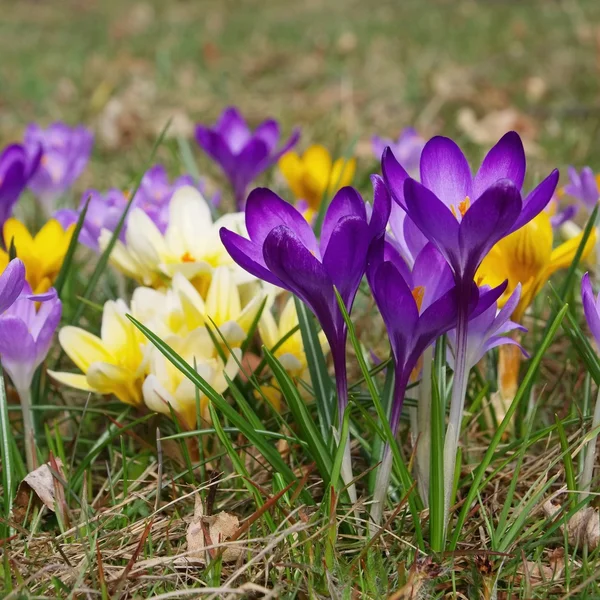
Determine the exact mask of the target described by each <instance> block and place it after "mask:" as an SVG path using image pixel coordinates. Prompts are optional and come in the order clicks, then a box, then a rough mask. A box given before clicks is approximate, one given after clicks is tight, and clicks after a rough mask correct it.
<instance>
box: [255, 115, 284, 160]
mask: <svg viewBox="0 0 600 600" xmlns="http://www.w3.org/2000/svg"><path fill="white" fill-rule="evenodd" d="M254 135H255V137H257V138H259V139H261V140H262V141H263V142H265V144H266V145H267V148H268V149H269V152H273V151H274V150H275V148H276V147H277V142H279V124H278V123H277V121H275V120H274V119H267V120H266V121H265V122H264V123H261V124H260V125H259V126H258V127H257V128H256V129H255V130H254Z"/></svg>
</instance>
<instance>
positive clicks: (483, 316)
mask: <svg viewBox="0 0 600 600" xmlns="http://www.w3.org/2000/svg"><path fill="white" fill-rule="evenodd" d="M520 296H521V284H520V283H519V284H518V285H517V287H516V288H515V290H514V292H513V293H512V294H511V296H510V298H509V299H508V300H507V301H506V304H505V305H504V306H503V307H502V308H501V309H500V311H498V305H497V303H496V302H494V303H493V304H491V305H490V306H489V307H488V308H487V309H485V310H483V311H482V312H481V313H480V314H478V315H477V316H476V317H474V318H472V319H470V320H469V330H468V334H467V359H466V362H467V368H468V369H469V370H471V369H472V368H473V367H474V366H475V365H476V364H477V363H478V362H479V361H480V360H481V359H482V358H483V357H484V355H485V354H487V352H489V351H490V350H491V349H492V348H496V347H497V346H502V345H504V344H513V345H515V346H518V347H519V348H520V349H521V351H522V352H523V354H524V355H525V356H527V352H525V350H524V349H523V347H522V346H521V344H519V342H517V341H516V340H515V339H513V338H511V337H508V336H507V335H506V334H507V333H510V332H511V331H514V330H516V329H517V330H519V331H527V329H526V328H525V327H523V326H522V325H519V324H518V323H514V322H513V321H511V320H510V316H511V315H512V313H513V312H514V310H515V308H516V307H517V305H518V304H519V298H520ZM448 344H449V349H450V350H451V353H449V357H448V358H449V361H448V362H449V364H450V366H453V364H454V357H453V354H454V352H455V351H456V350H455V348H456V331H455V330H452V331H450V332H449V333H448Z"/></svg>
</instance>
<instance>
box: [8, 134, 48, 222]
mask: <svg viewBox="0 0 600 600" xmlns="http://www.w3.org/2000/svg"><path fill="white" fill-rule="evenodd" d="M41 157H42V152H41V148H40V147H39V146H38V147H37V149H33V148H32V149H30V154H28V153H27V151H26V150H25V148H24V146H22V145H21V144H11V145H10V146H7V147H6V148H5V149H4V150H3V151H2V154H0V230H1V229H2V227H4V223H5V221H6V220H7V219H8V218H9V217H10V216H11V215H12V212H13V209H14V207H15V204H16V203H17V200H18V199H19V197H20V195H21V193H22V192H23V190H24V189H25V188H26V187H27V183H28V182H29V180H30V179H31V177H32V175H33V174H34V173H35V171H36V169H38V167H39V164H40V159H41Z"/></svg>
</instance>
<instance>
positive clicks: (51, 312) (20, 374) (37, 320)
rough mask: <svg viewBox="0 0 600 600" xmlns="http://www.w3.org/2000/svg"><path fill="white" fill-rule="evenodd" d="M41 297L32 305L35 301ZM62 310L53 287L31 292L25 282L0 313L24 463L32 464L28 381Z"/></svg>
mask: <svg viewBox="0 0 600 600" xmlns="http://www.w3.org/2000/svg"><path fill="white" fill-rule="evenodd" d="M35 300H37V301H42V302H41V304H40V308H39V309H36V302H35ZM61 313H62V305H61V302H60V300H59V299H58V296H57V294H56V290H54V289H51V290H49V291H48V292H47V293H46V294H40V295H37V296H34V295H32V293H31V288H30V287H29V284H28V283H25V285H24V287H23V290H22V291H21V295H20V296H19V297H18V298H17V300H16V301H15V302H13V304H12V305H11V306H10V307H9V308H8V309H7V310H5V311H4V313H3V314H2V315H0V360H1V361H2V366H3V367H4V369H5V370H6V372H7V373H8V374H9V375H10V378H11V380H12V382H13V384H14V386H15V388H16V389H17V392H18V393H19V398H20V400H21V408H22V410H23V431H24V434H25V450H26V455H27V466H28V467H29V469H32V468H35V464H36V458H35V457H36V452H35V433H34V422H33V417H32V414H31V391H30V388H31V382H32V380H33V376H34V374H35V371H36V369H37V368H38V367H39V366H40V365H41V364H42V362H43V361H44V360H45V358H46V356H47V354H48V351H49V350H50V344H51V343H52V337H53V335H54V332H55V331H56V328H57V327H58V323H59V322H60V317H61Z"/></svg>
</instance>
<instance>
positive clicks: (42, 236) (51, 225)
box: [33, 219, 75, 275]
mask: <svg viewBox="0 0 600 600" xmlns="http://www.w3.org/2000/svg"><path fill="white" fill-rule="evenodd" d="M74 229H75V225H74V224H73V225H72V226H70V227H69V229H68V231H65V230H64V229H63V228H62V226H61V224H60V223H59V222H58V221H57V220H56V219H50V220H49V221H48V222H47V223H45V224H44V226H43V227H42V228H41V229H40V230H39V232H38V233H37V235H36V236H35V238H34V240H33V248H34V251H35V253H36V255H37V256H39V257H40V258H41V263H42V269H43V271H44V273H45V274H46V275H51V274H53V273H54V274H55V273H58V271H59V269H60V267H61V265H62V262H63V260H64V258H65V254H66V252H67V249H68V247H69V243H70V241H71V237H72V235H73V230H74Z"/></svg>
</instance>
